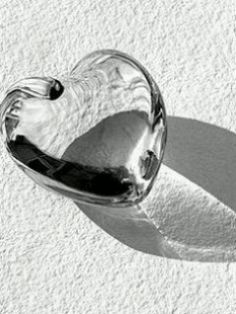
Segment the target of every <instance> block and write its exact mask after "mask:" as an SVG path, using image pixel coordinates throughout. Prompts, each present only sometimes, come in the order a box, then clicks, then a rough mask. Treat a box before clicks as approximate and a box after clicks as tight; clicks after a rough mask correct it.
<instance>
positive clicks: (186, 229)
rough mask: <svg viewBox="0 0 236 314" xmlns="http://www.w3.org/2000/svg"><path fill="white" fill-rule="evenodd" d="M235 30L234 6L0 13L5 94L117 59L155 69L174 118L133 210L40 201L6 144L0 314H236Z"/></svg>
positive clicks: (61, 6) (68, 5) (75, 4)
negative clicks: (22, 82)
mask: <svg viewBox="0 0 236 314" xmlns="http://www.w3.org/2000/svg"><path fill="white" fill-rule="evenodd" d="M235 19H236V2H235V1H234V0H224V1H223V0H212V1H204V2H203V1H197V0H193V1H187V0H185V1H176V0H175V1H173V0H169V1H154V0H152V1H151V0H149V1H138V0H134V1H113V2H112V1H106V0H104V1H100V0H99V1H89V0H85V1H75V0H64V1H46V0H38V1H35V0H33V1H29V0H27V1H16V0H12V1H7V0H2V1H1V3H0V44H1V46H0V57H1V58H0V60H1V62H0V82H1V84H0V93H3V92H4V91H5V90H6V89H7V88H8V87H9V85H10V84H11V83H13V82H15V81H16V80H18V79H20V78H23V77H28V76H48V75H49V76H52V77H58V78H60V77H61V76H62V75H64V74H66V73H69V71H70V70H71V69H72V68H73V67H74V65H75V64H76V62H77V61H78V60H79V59H80V58H82V57H83V56H84V55H86V54H87V53H89V52H91V51H93V50H97V49H104V48H107V49H108V48H111V49H117V50H121V51H124V52H126V53H128V54H130V55H132V56H134V57H135V58H136V59H137V60H139V61H140V62H141V63H142V64H143V65H144V66H145V67H147V69H148V70H149V71H150V73H151V74H152V75H153V77H154V79H155V80H156V81H157V83H158V85H159V87H160V90H161V92H162V95H163V98H164V101H165V104H166V109H167V112H168V115H169V116H171V117H170V118H169V126H170V128H169V129H170V132H169V144H168V145H169V146H168V147H167V155H166V157H165V158H166V159H165V164H164V165H163V166H162V167H161V170H160V173H159V176H158V180H157V184H156V185H155V187H154V189H153V191H152V193H151V194H150V196H149V197H148V199H147V200H146V203H145V204H142V205H141V206H140V208H138V209H137V208H131V209H130V210H129V211H126V210H122V211H118V210H116V209H113V211H111V212H109V213H108V212H107V211H106V210H104V209H103V208H99V207H97V208H93V207H89V206H85V205H82V204H74V203H73V202H72V201H71V200H69V199H66V198H64V197H62V196H60V195H56V194H53V193H51V192H48V191H45V190H43V189H42V188H40V187H39V186H37V185H36V184H35V183H34V182H32V181H31V180H30V179H29V178H28V177H26V176H25V175H24V173H22V172H21V171H20V170H19V169H18V168H17V167H16V166H15V165H14V163H13V161H12V160H11V159H10V158H9V157H8V155H7V152H6V150H5V148H4V146H3V144H2V142H1V144H0V164H1V166H0V195H1V202H0V282H1V285H0V313H1V314H15V313H16V314H19V313H24V314H28V313H29V314H30V313H35V314H37V313H40V314H44V313H55V314H64V313H81V314H87V313H89V314H99V313H101V314H106V313H108V314H118V313H119V314H120V313H122V314H134V313H142V314H152V313H153V314H156V313H157V314H173V313H175V314H177V313H178V314H185V313H186V314H189V313H191V314H200V313H201V314H213V313H214V314H218V313H219V314H222V313H223V314H231V313H232V314H233V313H236V264H235V261H236V214H235V210H236V204H235V196H234V194H235V181H234V180H233V179H234V177H235V174H234V173H235V157H234V154H233V153H234V149H235V147H236V145H235V140H234V137H233V135H234V133H235V132H236V122H235V121H236V108H235V99H236V80H235V76H236V59H235V56H236V33H235ZM177 117H181V118H182V119H184V120H182V121H181V120H179V118H177ZM190 119H197V120H198V121H199V122H201V123H204V125H205V127H206V132H207V134H208V135H209V136H205V132H204V133H203V132H200V131H201V130H205V129H204V125H203V124H196V123H195V124H194V123H191V121H192V120H190ZM185 122H186V123H185ZM183 123H185V124H184V127H183V129H182V134H183V138H184V136H186V134H187V135H189V136H188V137H186V140H185V139H184V140H182V142H181V141H180V134H181V128H179V127H178V126H180V125H183ZM206 124H207V125H206ZM210 124H211V125H212V127H213V125H214V126H215V127H220V128H224V130H223V129H220V130H221V131H220V130H219V129H218V131H219V132H220V133H217V131H216V130H215V129H214V130H215V131H214V132H213V131H212V130H213V129H212V127H210ZM177 127H178V128H177ZM177 129H178V130H179V131H178V132H179V133H178V132H177ZM175 130H176V132H175ZM209 130H211V132H210V131H209ZM188 131H189V133H188ZM208 131H209V132H208ZM224 132H228V133H227V134H225V133H224ZM223 133H224V134H223ZM214 134H217V136H218V137H219V141H217V140H216V138H215V137H213V136H214ZM178 136H179V137H178ZM210 136H211V137H210ZM224 136H225V137H224ZM211 138H212V139H214V140H212V141H211ZM176 143H177V144H178V143H182V145H183V150H184V149H185V151H186V154H183V155H182V156H185V157H183V158H181V151H182V149H181V148H182V146H180V145H174V144H176ZM199 143H200V144H199ZM210 143H214V145H212V146H213V147H212V146H211V145H210ZM217 143H219V145H218V147H216V144H217ZM199 147H200V148H199ZM203 147H205V148H206V151H205V153H203V152H202V150H201V149H202V148H203ZM230 147H231V148H232V150H230ZM172 148H173V149H172ZM198 149H199V151H198ZM207 149H208V150H207ZM227 150H229V153H227ZM195 151H198V154H195ZM189 152H191V154H189V155H188V153H189ZM212 152H215V154H212ZM219 152H220V153H219ZM213 155H215V156H216V159H215V158H214V156H213ZM176 156H178V158H179V159H178V158H176ZM227 156H228V157H227ZM181 160H184V161H185V163H184V165H185V164H186V163H187V164H188V165H189V168H187V171H186V167H184V165H183V163H182V164H181ZM191 160H193V161H194V162H192V163H191V162H189V161H191ZM211 160H212V161H214V160H216V161H219V162H218V163H217V162H215V163H214V167H212V162H211ZM225 160H227V162H225ZM193 165H195V167H194V166H193ZM217 165H219V167H218V166H217ZM226 166H227V168H225V167H226ZM191 169H199V171H196V170H195V172H194V171H192V172H191V171H190V170H191ZM219 169H221V170H219ZM224 169H227V171H226V170H225V171H226V172H227V175H226V172H225V171H224ZM178 170H179V172H178ZM180 170H181V171H180ZM204 173H205V177H204V175H203V174H204ZM226 178H228V180H227V179H226ZM223 179H224V180H226V181H227V182H226V181H225V182H226V183H225V184H224V182H223ZM211 182H215V183H214V184H211ZM217 182H218V183H221V182H222V184H218V185H217ZM230 186H232V189H230V188H229V187H230ZM203 188H205V189H206V190H207V192H206V191H205V190H204V189H203ZM230 191H231V192H230ZM208 192H209V193H208ZM224 192H225V193H224ZM210 193H211V194H210ZM234 205H235V206H234Z"/></svg>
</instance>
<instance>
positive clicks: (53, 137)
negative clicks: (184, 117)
mask: <svg viewBox="0 0 236 314" xmlns="http://www.w3.org/2000/svg"><path fill="white" fill-rule="evenodd" d="M0 115H1V132H2V135H3V139H4V143H5V145H6V147H7V149H8V151H9V153H10V155H11V157H12V158H13V160H14V161H15V162H16V163H17V165H18V166H19V167H20V168H21V169H22V170H23V171H24V172H25V173H26V174H27V175H28V176H30V177H31V178H32V179H33V180H34V181H35V182H36V183H38V184H40V185H41V186H43V187H45V188H49V189H51V190H53V191H56V192H59V193H61V194H63V195H65V196H68V197H70V198H72V199H73V200H75V201H80V202H85V203H92V204H101V205H105V206H122V207H125V206H130V205H132V204H137V203H139V202H140V201H141V200H143V199H144V198H145V197H146V196H147V195H148V193H149V191H150V190H151V188H152V185H153V183H154V180H155V178H156V176H157V173H158V169H159V167H160V164H161V161H162V158H163V153H164V148H165V143H166V134H167V126H166V114H165V108H164V103H163V100H162V97H161V94H160V91H159V89H158V87H157V85H156V83H155V81H154V80H153V79H152V77H151V75H150V74H149V73H148V71H147V70H146V69H145V68H144V67H143V66H142V65H141V64H140V63H139V62H137V61H136V60H135V59H133V58H131V57H130V56H128V55H126V54H124V53H121V52H118V51H114V50H101V51H95V52H93V53H91V54H89V55H87V56H86V57H85V58H83V59H82V60H81V61H80V62H79V63H78V64H77V65H76V66H75V68H74V69H73V70H72V71H71V73H70V75H69V76H68V78H67V79H63V80H61V81H59V80H57V79H54V78H51V77H42V78H39V77H33V78H26V79H23V80H21V81H19V82H17V83H16V84H14V86H12V87H11V88H10V89H9V90H8V91H7V93H6V95H5V98H4V99H3V101H2V103H1V108H0Z"/></svg>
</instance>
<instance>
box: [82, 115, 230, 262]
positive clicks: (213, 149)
mask: <svg viewBox="0 0 236 314" xmlns="http://www.w3.org/2000/svg"><path fill="white" fill-rule="evenodd" d="M90 140H91V141H92V139H90ZM76 145H77V149H78V147H79V140H77V143H76ZM163 164H164V166H162V167H161V170H160V173H159V175H158V178H157V180H156V182H155V185H154V187H153V189H152V191H151V193H150V195H149V196H148V197H147V199H146V200H145V201H144V202H143V203H141V204H140V205H139V206H133V207H130V208H125V209H119V208H117V209H116V208H113V209H112V210H110V209H107V208H103V207H101V206H93V205H87V204H77V205H78V206H79V208H80V209H81V210H82V211H83V212H84V213H85V214H86V215H87V216H88V217H89V218H90V219H91V220H92V221H94V222H95V223H96V224H97V225H99V226H100V227H101V228H102V229H103V230H105V231H106V232H107V233H109V234H110V235H111V236H113V237H114V238H116V239H118V240H119V241H121V242H122V243H124V244H126V245H128V246H130V247H132V248H134V249H136V250H139V251H142V252H145V253H149V254H153V255H157V256H165V257H168V258H177V259H185V260H198V261H208V262H224V261H235V260H236V213H235V209H236V193H235V192H236V171H235V168H234V167H235V165H236V136H235V134H234V133H233V132H230V131H228V130H225V129H223V128H220V127H217V126H214V125H211V124H207V123H203V122H200V121H196V120H191V119H185V118H179V117H168V142H167V148H166V152H165V157H164V161H163Z"/></svg>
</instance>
